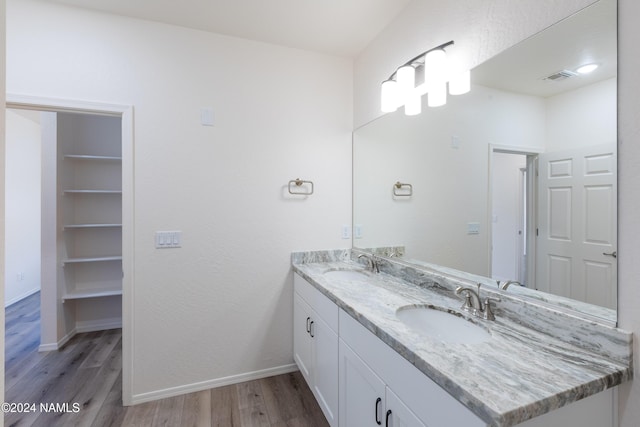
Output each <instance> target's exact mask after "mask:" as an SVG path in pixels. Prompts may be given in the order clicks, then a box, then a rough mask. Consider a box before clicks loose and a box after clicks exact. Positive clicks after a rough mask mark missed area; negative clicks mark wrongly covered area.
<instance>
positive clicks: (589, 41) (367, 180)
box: [353, 0, 617, 322]
mask: <svg viewBox="0 0 640 427" xmlns="http://www.w3.org/2000/svg"><path fill="white" fill-rule="evenodd" d="M590 64H595V65H597V66H598V67H597V68H596V69H595V70H592V71H591V72H590V73H581V72H579V69H580V67H582V66H584V65H590ZM580 71H582V70H580ZM616 72H617V12H616V1H615V0H600V1H599V2H597V3H595V4H593V5H591V6H589V7H587V8H585V9H583V10H582V11H580V12H578V13H576V14H575V15H573V16H570V17H568V18H567V19H565V20H563V21H561V22H559V23H557V24H555V25H554V26H552V27H549V28H547V29H546V30H544V31H542V32H540V33H539V34H537V35H535V36H533V37H531V38H529V39H527V40H525V41H523V42H522V43H520V44H518V45H516V46H514V47H512V48H511V49H509V50H507V51H505V52H503V53H501V54H500V55H498V56H496V57H494V58H492V59H490V60H489V61H487V62H485V63H483V64H481V65H480V66H478V67H476V68H475V69H473V70H472V72H471V76H472V88H471V91H470V92H469V93H467V94H465V95H461V96H457V97H453V96H450V97H449V99H448V102H447V104H446V105H445V106H442V107H437V108H428V107H426V105H424V106H423V112H422V114H420V115H418V116H405V115H404V112H403V111H401V109H399V110H398V111H396V112H394V113H390V114H387V115H385V116H382V117H380V118H378V119H376V120H374V121H372V122H371V123H368V124H367V125H365V126H363V127H361V128H359V129H357V130H356V131H355V132H354V140H353V150H354V156H353V162H354V165H353V167H354V178H353V181H354V182H353V183H354V189H353V193H354V204H353V205H354V206H353V212H354V218H353V221H354V239H353V246H354V247H356V248H359V249H363V250H379V249H377V248H385V247H387V248H388V247H400V248H402V250H395V251H394V252H393V253H388V254H387V255H390V256H401V257H402V259H404V260H405V261H407V262H411V263H416V264H421V265H424V266H427V267H430V268H434V269H440V270H443V271H446V272H449V273H451V274H462V275H466V276H468V277H470V278H473V279H476V280H479V281H482V282H483V283H486V284H487V286H491V285H492V284H493V285H494V286H496V287H498V286H499V283H498V282H500V284H504V283H505V282H506V281H514V282H518V283H515V284H512V285H511V286H509V288H508V289H507V290H506V292H509V293H513V294H518V295H522V296H524V297H526V298H536V299H538V300H541V301H545V303H549V304H559V305H565V306H566V307H568V308H570V309H575V310H579V311H581V312H584V313H586V314H588V315H591V316H596V317H598V318H602V319H604V320H606V321H610V322H615V320H616V299H617V264H616V244H617V241H616V235H617V224H616V218H617V212H616V207H617V199H616V192H617V190H616V182H617V171H616V163H617V161H616V146H617V129H616V125H617V118H616V99H617V96H616V95H617V93H616V91H617V78H616ZM396 183H400V184H410V186H409V185H402V186H398V187H396V185H395V184H396ZM519 284H521V286H519Z"/></svg>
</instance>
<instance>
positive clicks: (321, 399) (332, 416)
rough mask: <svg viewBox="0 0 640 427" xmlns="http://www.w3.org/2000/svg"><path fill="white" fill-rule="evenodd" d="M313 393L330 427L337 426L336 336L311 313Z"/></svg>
mask: <svg viewBox="0 0 640 427" xmlns="http://www.w3.org/2000/svg"><path fill="white" fill-rule="evenodd" d="M310 329H311V333H310V335H311V338H312V342H313V343H312V349H313V350H312V351H313V356H314V358H313V370H312V374H311V375H312V377H313V391H314V394H315V395H316V399H317V400H318V403H319V404H320V408H321V409H322V412H324V415H325V416H326V417H327V421H328V422H329V425H331V426H334V427H335V426H337V425H338V335H337V334H336V333H335V332H334V331H332V330H331V328H329V325H327V324H326V323H325V322H324V321H323V320H322V319H321V318H320V317H319V316H318V315H317V314H315V312H313V311H312V319H311V322H310Z"/></svg>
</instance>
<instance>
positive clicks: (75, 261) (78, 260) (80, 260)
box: [62, 255, 122, 265]
mask: <svg viewBox="0 0 640 427" xmlns="http://www.w3.org/2000/svg"><path fill="white" fill-rule="evenodd" d="M105 261H122V255H117V256H97V257H78V258H67V259H65V260H63V261H62V264H63V265H64V264H80V263H87V262H105Z"/></svg>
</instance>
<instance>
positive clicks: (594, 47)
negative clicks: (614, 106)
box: [471, 0, 617, 97]
mask: <svg viewBox="0 0 640 427" xmlns="http://www.w3.org/2000/svg"><path fill="white" fill-rule="evenodd" d="M590 63H596V64H599V68H598V69H596V70H595V71H594V72H593V73H591V74H587V75H577V76H574V77H570V78H567V79H565V80H555V81H551V80H545V77H548V76H550V75H551V74H554V73H557V72H559V71H563V70H568V71H575V70H576V69H577V68H578V67H580V66H581V65H585V64H590ZM616 74H617V13H616V2H615V0H603V1H600V2H598V3H595V4H594V5H592V6H589V7H587V8H586V9H583V10H581V11H580V12H578V13H576V14H574V15H572V16H570V17H569V18H567V19H565V20H563V21H561V22H559V23H558V24H555V25H553V26H551V27H549V28H548V29H546V30H544V31H542V32H540V33H538V34H536V35H534V36H532V37H530V38H529V39H527V40H525V41H523V42H521V43H519V44H517V45H516V46H514V47H513V48H511V49H508V50H506V51H504V52H502V53H501V54H499V55H497V56H495V57H493V58H491V59H490V60H488V61H487V62H485V63H483V64H481V65H479V66H478V67H476V68H474V69H473V71H472V73H471V76H472V79H473V82H474V83H478V84H481V85H483V86H488V87H493V88H497V89H503V90H507V91H510V92H516V93H523V94H528V95H535V96H541V97H549V96H553V95H557V94H560V93H563V92H567V91H570V90H574V89H578V88H579V87H583V86H587V85H589V84H593V83H596V82H598V81H601V80H605V79H609V78H612V77H615V76H616Z"/></svg>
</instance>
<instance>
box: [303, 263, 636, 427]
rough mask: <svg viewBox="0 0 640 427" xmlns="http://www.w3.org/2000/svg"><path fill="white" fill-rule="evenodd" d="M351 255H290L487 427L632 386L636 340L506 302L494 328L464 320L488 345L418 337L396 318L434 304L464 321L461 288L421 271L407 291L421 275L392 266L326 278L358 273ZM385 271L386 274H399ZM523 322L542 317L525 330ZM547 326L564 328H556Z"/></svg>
mask: <svg viewBox="0 0 640 427" xmlns="http://www.w3.org/2000/svg"><path fill="white" fill-rule="evenodd" d="M350 256H351V254H350V253H349V251H342V252H335V253H331V254H329V256H327V255H326V254H325V255H323V256H309V255H308V254H307V256H302V255H298V256H296V255H295V254H294V256H293V258H292V260H293V269H294V271H295V272H296V273H298V274H300V275H301V276H302V277H304V278H305V279H306V280H307V281H309V282H310V283H311V284H312V285H313V286H315V287H316V288H317V289H318V290H319V291H320V292H322V293H323V294H324V295H326V296H327V297H328V298H329V299H330V300H332V301H333V302H334V303H336V304H337V305H338V306H339V307H340V308H341V309H343V310H344V311H345V312H347V313H348V314H349V315H351V316H352V317H353V318H355V319H356V320H357V321H358V322H360V323H361V324H362V325H363V326H364V327H366V328H367V329H368V330H370V331H371V332H373V333H374V334H375V335H376V336H378V337H379V338H380V339H381V340H382V341H384V342H385V343H386V344H388V345H389V346H390V347H392V348H393V349H394V350H396V351H397V352H398V353H399V354H400V355H402V356H403V357H404V358H405V359H407V360H408V361H409V362H410V363H412V364H413V365H414V366H416V367H417V368H418V369H419V370H420V371H422V372H423V373H424V374H425V375H427V376H428V377H429V378H431V379H432V380H433V381H435V382H436V383H437V384H438V385H440V386H441V387H442V388H443V389H445V390H446V391H447V392H448V393H449V394H451V395H452V396H453V397H455V398H456V399H457V400H458V401H460V402H461V403H462V404H463V405H465V406H466V407H467V408H469V409H470V410H471V411H472V412H474V413H475V414H476V415H477V416H478V417H480V418H481V419H482V420H484V421H486V422H487V424H488V425H490V426H513V425H516V424H518V423H521V422H523V421H526V420H528V419H530V418H533V417H536V416H539V415H542V414H545V413H547V412H550V411H552V410H554V409H557V408H560V407H562V406H564V405H566V404H569V403H571V402H574V401H576V400H579V399H582V398H585V397H588V396H590V395H593V394H596V393H599V392H601V391H604V390H606V389H608V388H610V387H614V386H616V385H618V384H621V383H623V382H625V381H628V380H630V379H631V378H632V375H633V373H632V372H633V371H632V368H631V360H632V359H631V339H632V336H631V334H630V333H627V332H625V331H621V330H619V329H616V328H611V327H605V326H602V325H597V324H594V323H590V322H587V321H583V320H581V319H575V318H572V317H570V316H569V317H563V316H562V315H561V314H558V313H547V312H545V311H544V310H545V309H542V311H540V310H538V309H537V308H535V309H532V308H531V307H526V308H522V307H521V305H522V304H520V305H519V304H518V302H517V301H516V302H512V301H508V298H507V299H506V300H505V299H504V298H503V302H504V307H501V303H497V309H496V320H495V321H493V322H492V321H486V320H482V319H476V318H473V317H471V316H467V315H466V314H463V316H465V317H468V318H469V320H470V321H472V322H473V323H476V324H478V325H481V326H482V327H483V328H485V329H486V330H487V331H488V332H489V333H490V334H491V338H490V339H489V340H488V341H486V342H481V343H475V344H460V343H445V342H441V341H438V340H435V339H432V338H429V337H428V336H427V335H421V334H419V333H416V332H414V331H413V330H411V329H409V328H408V327H407V326H405V324H404V323H402V322H401V321H400V320H398V318H397V317H396V311H397V310H398V309H399V308H400V307H405V306H411V305H432V306H436V307H439V308H442V309H445V310H451V311H454V312H457V313H461V311H460V305H461V300H460V299H459V298H458V297H457V296H456V295H455V294H454V292H453V289H455V286H456V285H457V284H456V283H455V280H452V279H442V278H433V277H432V278H430V277H429V276H428V274H426V273H424V272H420V271H418V273H417V274H418V275H419V277H420V278H421V281H420V283H418V284H416V283H410V282H408V281H407V280H406V276H407V275H409V276H411V275H415V274H416V272H413V271H410V272H407V267H406V266H400V268H398V267H397V266H395V270H396V272H398V271H400V272H401V273H402V274H400V275H396V274H393V275H391V274H387V273H385V272H381V273H379V274H370V279H367V280H365V281H361V280H338V279H335V278H330V279H329V278H327V277H326V276H324V273H325V272H326V271H328V270H332V269H359V270H362V269H363V265H361V264H358V263H355V262H353V261H351V260H350ZM388 264H389V265H391V267H389V265H387V267H388V268H386V269H384V270H389V269H391V270H393V269H394V266H393V265H392V264H393V262H388ZM392 272H393V271H392ZM402 276H405V277H402ZM465 285H466V284H465ZM483 292H484V291H483ZM485 295H486V294H485V293H483V295H482V298H483V299H484V297H485ZM524 315H526V316H529V317H537V318H536V319H526V320H527V321H520V319H522V316H524ZM549 319H553V320H555V321H558V322H560V323H561V324H556V325H551V326H550V323H551V320H549ZM554 329H555V330H557V334H554ZM582 343H584V345H582ZM600 350H601V351H600Z"/></svg>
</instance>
